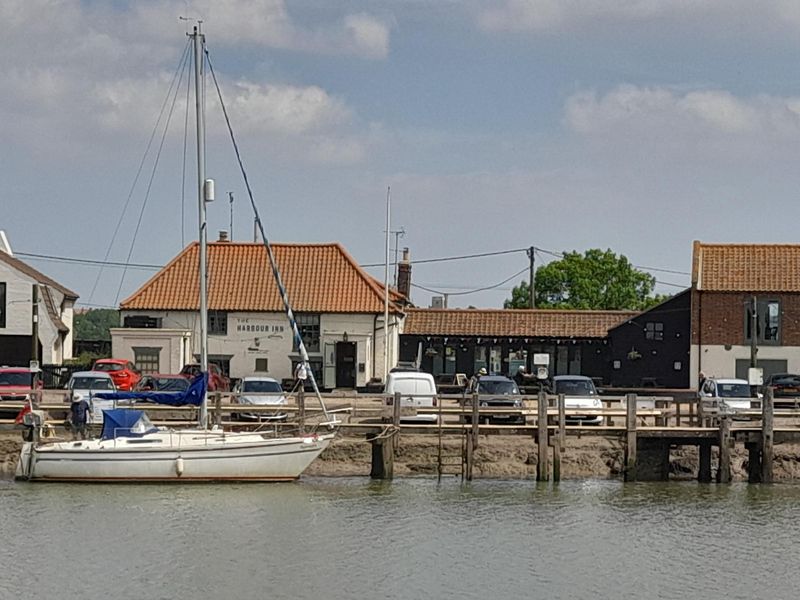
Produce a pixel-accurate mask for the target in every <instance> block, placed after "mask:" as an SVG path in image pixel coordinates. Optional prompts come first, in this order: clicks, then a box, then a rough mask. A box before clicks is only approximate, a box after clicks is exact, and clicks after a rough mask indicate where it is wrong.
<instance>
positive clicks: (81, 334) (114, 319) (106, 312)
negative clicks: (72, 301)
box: [73, 308, 119, 341]
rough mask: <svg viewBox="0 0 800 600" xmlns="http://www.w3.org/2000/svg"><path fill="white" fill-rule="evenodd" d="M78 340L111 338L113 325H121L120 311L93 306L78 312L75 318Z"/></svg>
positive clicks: (76, 337)
mask: <svg viewBox="0 0 800 600" xmlns="http://www.w3.org/2000/svg"><path fill="white" fill-rule="evenodd" d="M73 324H74V326H75V339H76V340H107V341H108V340H110V339H111V333H110V332H109V331H108V330H109V329H110V328H111V327H119V311H118V310H114V309H113V308H93V309H90V310H87V311H86V312H82V313H76V314H75V318H74V319H73Z"/></svg>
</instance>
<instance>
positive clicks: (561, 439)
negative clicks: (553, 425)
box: [558, 394, 567, 452]
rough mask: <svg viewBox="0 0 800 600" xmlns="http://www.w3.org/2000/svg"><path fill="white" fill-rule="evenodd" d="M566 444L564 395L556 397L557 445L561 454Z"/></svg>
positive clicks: (565, 405)
mask: <svg viewBox="0 0 800 600" xmlns="http://www.w3.org/2000/svg"><path fill="white" fill-rule="evenodd" d="M566 443H567V402H566V398H565V396H564V394H559V395H558V445H559V448H560V449H561V451H562V452H563V450H564V446H565V444H566Z"/></svg>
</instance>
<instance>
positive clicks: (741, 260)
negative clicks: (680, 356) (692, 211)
mask: <svg viewBox="0 0 800 600" xmlns="http://www.w3.org/2000/svg"><path fill="white" fill-rule="evenodd" d="M691 293H692V322H691V325H692V346H691V374H692V376H691V385H692V386H696V385H697V374H698V373H699V372H700V371H703V372H704V373H705V374H706V375H708V376H716V377H734V376H736V377H743V378H744V377H746V376H747V368H748V367H749V366H750V354H751V342H752V341H753V339H754V338H753V336H755V342H756V347H757V360H758V366H759V367H761V368H763V369H764V375H765V377H766V376H767V375H769V374H770V373H778V372H795V373H796V372H800V245H794V244H705V243H701V242H697V241H696V242H694V249H693V258H692V290H691Z"/></svg>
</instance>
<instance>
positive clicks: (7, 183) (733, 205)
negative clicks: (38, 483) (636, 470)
mask: <svg viewBox="0 0 800 600" xmlns="http://www.w3.org/2000/svg"><path fill="white" fill-rule="evenodd" d="M179 15H184V16H193V17H202V18H203V20H204V28H205V31H206V33H207V36H208V44H209V51H210V53H211V56H212V60H213V61H214V65H215V68H216V70H217V73H218V75H219V76H220V78H221V82H222V86H223V93H224V94H225V98H226V102H227V104H228V106H229V109H230V113H231V118H232V120H233V124H234V127H235V128H236V130H237V133H238V137H239V141H240V144H241V147H242V152H243V155H244V160H245V163H246V166H247V168H248V171H249V174H250V177H251V180H252V182H253V187H254V192H255V196H256V201H257V204H258V206H259V209H260V210H261V211H262V215H263V217H264V220H265V224H266V226H267V229H268V234H269V235H270V236H271V238H272V239H273V240H274V241H284V242H321V241H339V242H341V243H342V244H343V245H344V246H345V247H346V248H347V249H348V250H349V252H350V253H351V254H352V255H353V256H354V257H355V258H356V260H358V261H359V262H361V263H362V264H372V263H379V262H381V261H382V260H383V253H384V238H383V229H384V211H385V199H386V189H387V186H391V188H392V203H393V211H392V229H394V230H399V229H400V228H401V227H402V228H403V229H404V230H405V236H404V237H403V238H401V239H400V246H408V247H409V248H410V249H411V254H412V259H422V260H424V259H430V258H437V257H449V256H459V255H468V254H475V253H487V252H498V251H504V250H509V249H517V248H526V247H528V246H531V245H533V246H537V247H539V248H542V249H545V250H548V251H556V252H560V251H564V250H573V249H576V250H579V251H583V250H585V249H588V248H592V247H601V248H611V249H612V250H614V251H615V252H618V253H622V254H625V255H626V256H628V258H629V259H630V260H631V261H632V262H633V263H634V264H637V265H642V266H646V267H658V268H663V269H667V270H674V271H679V272H682V273H686V272H688V271H689V270H690V260H691V242H692V240H694V239H700V240H703V241H707V242H750V241H754V242H796V241H797V239H798V234H797V232H796V230H797V226H796V224H795V223H796V222H797V213H798V212H800V210H798V208H797V204H798V203H797V196H798V191H797V190H798V189H800V186H799V185H798V184H799V183H800V181H798V179H800V169H798V164H800V77H798V75H797V73H798V68H797V64H798V56H800V52H799V51H800V35H798V34H800V4H797V3H796V2H790V1H789V0H764V1H763V2H759V3H752V2H746V1H744V0H725V1H723V0H704V1H698V0H618V1H616V2H615V1H613V0H604V1H601V0H582V1H579V0H496V1H484V2H478V1H469V0H464V1H461V2H457V1H447V0H405V1H402V0H399V1H393V2H389V1H383V0H373V1H363V2H359V1H355V0H353V1H347V2H335V3H332V2H324V1H322V0H298V1H294V2H284V1H282V0H247V1H245V0H216V1H212V0H196V1H188V0H167V1H140V2H136V3H128V2H121V1H120V2H80V1H78V0H8V1H6V2H4V3H3V4H2V6H0V17H2V19H3V22H4V23H5V31H6V32H7V34H6V35H4V38H7V39H4V45H5V46H6V51H5V52H4V53H3V55H2V57H0V70H2V75H3V79H4V81H5V82H6V85H5V90H4V94H3V95H2V97H0V131H1V132H2V137H3V140H4V144H3V145H2V148H1V149H0V153H1V154H0V158H1V159H2V160H0V175H1V176H2V180H3V182H4V186H3V201H2V203H3V207H4V210H3V212H2V215H3V217H2V219H0V228H2V229H4V230H5V231H6V232H7V234H8V236H9V238H10V241H11V243H12V246H13V248H14V250H15V251H16V252H18V253H20V257H21V258H23V259H24V260H27V261H28V262H29V263H30V264H32V265H33V266H35V267H37V268H39V269H40V270H42V271H43V272H45V273H47V274H48V275H50V276H52V277H54V278H55V279H57V280H58V281H60V282H62V283H63V284H64V285H67V286H68V287H70V288H72V289H74V290H75V291H77V292H78V293H79V294H80V296H81V302H82V303H84V304H88V305H99V306H115V305H117V304H118V303H119V301H120V300H121V299H123V298H124V297H126V296H127V295H129V294H130V293H132V292H133V291H135V289H137V287H138V286H140V285H141V284H142V283H143V282H144V281H145V280H146V279H147V278H148V277H149V276H150V275H152V274H153V271H152V270H151V269H141V268H130V269H128V270H127V271H125V273H124V276H123V270H122V269H120V268H117V267H107V268H104V269H103V270H102V271H100V270H99V269H98V267H97V266H96V265H88V264H74V263H69V262H63V261H52V260H43V259H39V258H34V257H31V256H28V255H31V254H38V255H48V256H59V257H67V258H74V259H86V260H94V261H102V260H104V259H105V257H106V255H108V259H109V260H111V261H118V262H132V263H139V264H152V265H160V264H165V263H166V262H168V261H169V260H170V259H171V258H172V257H174V256H175V254H177V253H178V252H179V251H180V249H181V247H182V244H183V243H188V241H190V240H191V239H193V238H194V237H195V227H196V226H195V223H196V207H195V203H194V198H193V192H192V189H191V187H192V181H193V174H192V172H191V170H190V171H189V172H188V174H187V184H188V188H187V190H188V191H187V194H186V200H185V204H184V208H183V219H181V214H182V213H181V171H182V169H181V165H182V146H183V120H184V108H185V107H184V105H183V101H182V98H183V95H182V94H181V95H179V101H178V102H177V105H176V109H175V113H174V116H173V120H172V126H171V127H170V130H169V131H168V134H167V136H166V138H165V143H164V149H163V151H162V156H161V159H160V161H159V167H158V170H157V171H156V174H155V176H154V178H153V186H152V190H151V193H150V196H149V199H148V200H147V202H146V204H144V199H145V192H144V189H145V187H146V185H145V184H146V181H147V179H148V178H149V175H150V164H151V163H147V166H146V168H145V171H144V177H143V179H141V180H140V181H139V184H138V185H137V187H136V188H135V189H134V192H133V194H132V195H131V199H130V202H129V203H128V206H127V209H126V210H125V212H124V214H123V209H124V207H125V205H126V199H127V197H128V194H129V190H130V188H131V184H132V182H133V178H134V175H135V173H136V169H137V167H138V164H139V161H140V160H141V157H142V154H143V152H144V149H145V146H146V144H147V140H148V137H149V135H150V132H151V130H152V128H153V126H154V124H155V120H156V117H157V115H158V113H159V108H160V106H161V103H162V102H163V100H164V97H165V96H166V93H167V89H168V85H169V81H170V78H171V76H172V73H173V72H174V70H175V66H176V64H177V63H178V60H179V57H180V54H181V51H182V48H183V45H184V44H185V42H186V39H185V36H184V32H185V31H186V24H185V23H184V22H181V21H179V20H178V16H179ZM214 104H215V103H214V102H213V101H212V100H210V101H209V109H210V113H209V130H208V175H209V176H212V177H214V178H215V179H216V182H217V191H218V201H217V202H216V203H215V204H214V205H213V206H211V207H210V209H209V220H210V225H209V227H210V231H211V232H212V233H213V235H212V237H215V235H216V233H215V232H217V231H218V230H221V229H228V228H229V205H228V202H227V201H226V198H225V196H226V192H227V191H232V192H234V195H235V198H236V201H235V203H234V238H235V239H238V240H247V239H251V235H252V233H251V232H252V225H251V223H252V216H251V213H250V210H249V207H248V206H247V205H246V202H245V191H244V187H243V185H242V183H241V180H240V178H239V177H238V176H237V172H236V168H235V163H234V159H233V154H232V152H231V150H230V147H229V144H228V142H227V140H226V137H225V132H224V130H223V128H222V121H221V120H220V118H219V116H218V114H213V113H214V109H215V106H214ZM159 135H160V133H159ZM188 160H189V162H190V164H191V165H193V164H194V163H193V161H194V157H193V156H192V155H191V154H190V155H189V157H188ZM143 206H144V207H143ZM140 214H141V225H140V230H139V232H138V234H137V235H136V236H135V237H134V229H135V226H136V222H137V221H138V220H139V215H140ZM121 215H122V223H123V224H122V226H121V227H120V229H119V231H118V232H117V234H116V235H114V231H115V228H116V226H117V223H118V221H119V219H120V218H121ZM129 255H130V258H128V256H129ZM551 258H552V257H551V256H550V255H548V254H547V253H544V252H543V253H541V254H540V255H539V256H538V257H537V261H539V262H542V261H547V260H551ZM526 267H527V258H526V256H525V254H524V253H523V252H517V253H511V254H503V255H498V256H493V257H487V258H482V259H472V260H463V261H454V262H440V263H424V264H417V265H415V266H414V269H413V274H412V280H413V282H414V283H416V284H419V285H421V286H424V287H425V288H430V289H433V290H438V291H439V292H442V293H449V294H451V295H450V297H449V303H450V306H468V305H474V306H481V307H499V306H501V305H502V301H503V299H504V298H506V297H508V296H509V295H510V288H511V285H512V283H516V282H518V281H519V280H520V279H521V278H522V275H519V276H517V277H516V278H514V279H513V280H512V282H511V283H506V284H503V285H499V286H498V287H495V288H493V289H491V290H486V291H481V292H478V293H469V294H465V293H463V292H468V291H470V290H474V289H478V288H484V287H491V286H494V285H495V284H498V283H500V282H502V281H503V280H505V279H507V278H508V277H510V276H512V275H514V274H516V273H519V272H521V271H524V270H525V269H526ZM369 271H370V272H371V273H373V274H374V275H376V276H378V277H380V278H382V273H383V271H382V269H381V268H370V269H369ZM682 273H664V272H655V273H654V274H655V275H656V277H657V279H658V280H659V281H662V282H664V283H663V284H661V285H659V291H661V292H668V291H676V290H678V289H680V286H681V285H688V283H689V277H688V275H685V274H682ZM668 284H672V285H668ZM430 296H431V293H430V292H428V291H425V290H423V289H421V288H415V289H414V290H413V293H412V300H413V301H414V302H415V303H416V304H417V305H419V306H427V305H428V303H429V302H430Z"/></svg>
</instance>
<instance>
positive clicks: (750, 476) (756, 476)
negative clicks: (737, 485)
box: [744, 441, 762, 483]
mask: <svg viewBox="0 0 800 600" xmlns="http://www.w3.org/2000/svg"><path fill="white" fill-rule="evenodd" d="M744 447H745V449H746V450H747V483H761V460H762V457H761V441H758V442H745V444H744Z"/></svg>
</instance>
